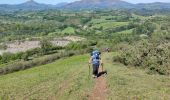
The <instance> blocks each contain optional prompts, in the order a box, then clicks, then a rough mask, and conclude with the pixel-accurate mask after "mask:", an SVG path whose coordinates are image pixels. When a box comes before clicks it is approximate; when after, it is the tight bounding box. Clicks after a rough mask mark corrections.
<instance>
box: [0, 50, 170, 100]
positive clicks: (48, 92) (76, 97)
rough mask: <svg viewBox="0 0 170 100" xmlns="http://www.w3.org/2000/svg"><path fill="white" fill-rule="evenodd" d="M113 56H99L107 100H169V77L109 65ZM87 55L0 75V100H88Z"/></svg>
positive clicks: (89, 89)
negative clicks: (104, 78)
mask: <svg viewBox="0 0 170 100" xmlns="http://www.w3.org/2000/svg"><path fill="white" fill-rule="evenodd" d="M113 55H116V53H105V54H103V55H102V58H103V62H104V68H105V69H107V70H108V75H107V76H106V80H107V87H108V92H107V93H108V98H107V99H108V100H127V99H128V100H169V99H170V95H169V94H170V84H169V83H170V77H169V76H160V75H148V74H147V71H145V70H143V69H136V68H134V67H130V68H128V67H125V66H124V65H122V64H117V63H113V62H112V56H113ZM88 58H89V56H88V55H81V56H74V57H70V58H65V59H60V60H58V61H56V62H54V63H51V64H47V65H43V66H39V67H35V68H32V69H28V70H24V71H20V72H16V73H12V74H8V75H4V76H0V97H1V98H0V99H2V100H8V99H10V100H11V99H14V100H23V99H30V100H32V99H38V100H39V99H50V100H56V99H57V100H87V99H88V95H89V94H90V93H91V92H92V89H93V87H94V80H93V79H89V78H88V66H87V61H88Z"/></svg>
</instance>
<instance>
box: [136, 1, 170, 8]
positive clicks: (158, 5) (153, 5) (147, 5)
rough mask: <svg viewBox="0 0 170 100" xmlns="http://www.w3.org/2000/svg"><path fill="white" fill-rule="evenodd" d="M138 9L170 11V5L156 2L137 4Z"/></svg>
mask: <svg viewBox="0 0 170 100" xmlns="http://www.w3.org/2000/svg"><path fill="white" fill-rule="evenodd" d="M136 8H138V9H170V3H162V2H154V3H139V4H136Z"/></svg>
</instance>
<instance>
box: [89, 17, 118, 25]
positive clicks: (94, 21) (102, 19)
mask: <svg viewBox="0 0 170 100" xmlns="http://www.w3.org/2000/svg"><path fill="white" fill-rule="evenodd" d="M115 17H116V16H101V18H99V19H92V20H91V21H90V23H92V24H98V23H105V22H111V20H106V19H107V18H115ZM113 21H114V20H113Z"/></svg>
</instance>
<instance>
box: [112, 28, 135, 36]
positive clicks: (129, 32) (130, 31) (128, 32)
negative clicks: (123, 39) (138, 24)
mask: <svg viewBox="0 0 170 100" xmlns="http://www.w3.org/2000/svg"><path fill="white" fill-rule="evenodd" d="M132 32H133V29H130V30H124V31H121V32H117V33H114V34H125V35H128V34H132Z"/></svg>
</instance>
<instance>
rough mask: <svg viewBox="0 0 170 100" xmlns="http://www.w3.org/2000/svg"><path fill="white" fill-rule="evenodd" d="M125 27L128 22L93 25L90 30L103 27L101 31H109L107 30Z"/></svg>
mask: <svg viewBox="0 0 170 100" xmlns="http://www.w3.org/2000/svg"><path fill="white" fill-rule="evenodd" d="M125 25H128V22H105V23H100V24H95V25H93V26H92V28H100V27H103V29H109V28H114V27H120V26H125Z"/></svg>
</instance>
